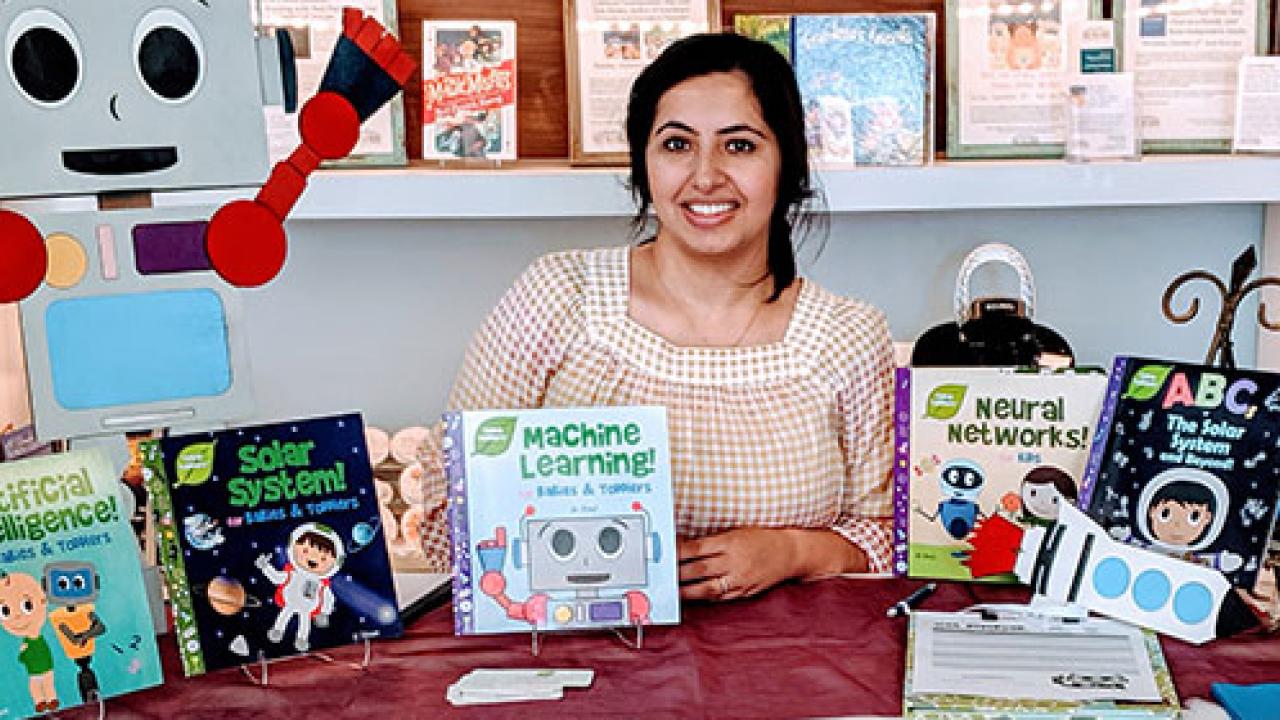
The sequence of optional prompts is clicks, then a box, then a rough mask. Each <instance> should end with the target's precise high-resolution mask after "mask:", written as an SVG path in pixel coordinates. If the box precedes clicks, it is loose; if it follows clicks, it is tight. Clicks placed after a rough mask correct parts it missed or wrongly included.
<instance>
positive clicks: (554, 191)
mask: <svg viewBox="0 0 1280 720" xmlns="http://www.w3.org/2000/svg"><path fill="white" fill-rule="evenodd" d="M818 175H819V180H820V183H821V187H822V188H823V190H824V191H825V193H826V197H827V205H828V209H829V210H830V211H831V212H836V213H855V212H886V211H887V212H893V211H929V210H987V209H1011V208H1013V209H1017V208H1080V207H1116V206H1144V205H1198V204H1215V203H1273V202H1280V158H1272V157H1241V156H1230V155H1201V156H1187V155H1180V156H1156V157H1147V158H1144V159H1143V160H1142V161H1140V162H1120V163H1096V164H1079V165H1076V164H1068V163H1065V162H1061V161H1038V160H1016V161H1015V160H1000V161H952V162H947V161H939V162H937V163H935V164H933V165H932V166H929V167H924V168H862V169H848V170H843V169H841V170H836V169H827V170H822V171H820V172H819V173H818ZM625 181H626V171H625V170H624V169H619V168H609V169H599V168H570V167H568V166H567V165H565V164H564V163H557V162H538V161H523V162H518V163H514V164H511V165H508V166H504V167H496V168H474V169H473V168H440V167H435V166H426V165H414V166H412V167H409V168H402V169H394V170H388V169H378V170H329V171H324V172H322V173H320V175H319V176H318V177H316V178H315V179H313V180H312V182H311V186H310V188H309V189H308V191H307V193H306V194H305V195H304V196H303V198H302V201H301V202H300V203H299V205H298V207H297V209H296V211H295V212H294V213H293V215H292V218H293V219H295V220H326V219H334V220H336V219H344V220H368V219H384V220H394V219H405V220H410V219H441V220H443V219H534V218H545V219H552V218H586V217H625V216H627V215H630V214H631V213H632V212H634V209H633V206H632V204H631V199H630V195H629V194H628V192H627V189H626V182H625Z"/></svg>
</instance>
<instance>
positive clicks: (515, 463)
mask: <svg viewBox="0 0 1280 720" xmlns="http://www.w3.org/2000/svg"><path fill="white" fill-rule="evenodd" d="M445 428H446V430H445V433H446V434H445V440H444V453H445V471H446V477H447V478H448V482H449V512H450V517H449V530H450V535H451V539H452V541H453V542H452V545H453V568H454V580H453V582H454V590H453V610H454V630H455V632H456V633H457V634H459V635H471V634H485V633H503V632H531V631H537V632H542V631H553V630H583V629H607V628H623V627H636V628H638V629H639V628H641V627H643V626H645V625H669V624H676V623H678V622H679V621H680V603H679V591H678V589H677V572H676V561H675V520H674V513H673V506H672V489H671V471H670V455H669V449H668V445H667V417H666V410H665V409H664V408H659V407H610V408H564V409H542V410H485V411H468V412H454V413H448V414H446V415H445Z"/></svg>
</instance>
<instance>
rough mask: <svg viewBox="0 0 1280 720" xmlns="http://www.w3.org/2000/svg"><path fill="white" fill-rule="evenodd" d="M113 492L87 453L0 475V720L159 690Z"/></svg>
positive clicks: (136, 565)
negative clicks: (153, 689)
mask: <svg viewBox="0 0 1280 720" xmlns="http://www.w3.org/2000/svg"><path fill="white" fill-rule="evenodd" d="M118 484H119V481H118V480H117V479H116V477H115V476H114V472H113V471H112V469H111V464H110V462H109V461H108V459H107V457H106V455H105V454H103V453H102V451H101V450H97V449H92V450H81V451H76V452H72V453H67V454H58V455H48V456H44V457H38V458H32V459H28V460H19V461H15V462H9V463H0V631H2V632H0V668H2V669H0V717H27V716H33V715H43V714H45V713H49V712H52V711H54V710H59V709H62V708H69V707H74V706H76V705H80V704H82V703H95V702H97V701H98V700H99V699H100V698H101V699H105V698H110V697H114V696H116V695H122V694H124V693H128V692H133V691H135V690H140V689H142V688H147V687H151V686H153V685H158V684H160V682H161V679H162V678H161V671H160V658H159V655H158V654H157V653H156V641H155V633H154V630H153V629H152V625H151V613H150V610H149V605H148V603H147V593H146V589H145V586H144V584H143V579H142V565H141V561H140V557H139V552H138V543H137V541H136V540H135V538H134V535H133V531H132V529H131V528H130V527H129V519H128V517H127V516H126V515H125V513H126V509H125V507H124V503H123V502H122V501H121V498H120V497H119V496H118V495H117V491H116V487H117V485H118Z"/></svg>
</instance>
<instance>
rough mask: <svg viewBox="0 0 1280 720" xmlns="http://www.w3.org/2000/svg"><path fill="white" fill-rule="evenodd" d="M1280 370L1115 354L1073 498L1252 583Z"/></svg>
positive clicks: (1143, 536) (1266, 514) (1279, 465)
mask: <svg viewBox="0 0 1280 720" xmlns="http://www.w3.org/2000/svg"><path fill="white" fill-rule="evenodd" d="M1278 442H1280V375H1277V374H1275V373H1269V372H1261V371H1256V370H1237V369H1232V370H1229V369H1223V368H1217V367H1210V366H1206V365H1198V364H1194V363H1185V362H1175V361H1171V360H1161V359H1153V358H1141V357H1129V356H1121V357H1117V358H1116V359H1115V363H1114V367H1113V369H1112V375H1111V381H1110V384H1109V386H1108V388H1107V394H1106V400H1105V403H1104V405H1103V408H1102V412H1101V415H1100V417H1099V420H1098V431H1097V434H1096V435H1095V436H1094V440H1093V448H1092V452H1091V453H1090V457H1089V465H1088V467H1087V469H1086V472H1085V481H1084V485H1083V487H1082V488H1081V494H1080V498H1081V502H1080V507H1081V508H1082V509H1084V510H1085V511H1086V512H1087V513H1088V514H1089V515H1090V516H1091V517H1092V518H1093V519H1094V520H1096V521H1097V522H1098V524H1099V525H1101V526H1102V527H1103V528H1104V529H1106V530H1107V533H1108V534H1109V535H1110V536H1111V537H1113V538H1115V539H1117V540H1121V541H1124V542H1128V543H1130V544H1133V545H1138V546H1141V547H1146V548H1149V549H1151V550H1155V551H1158V552H1163V553H1165V554H1167V555H1172V556H1175V557H1179V558H1182V559H1184V560H1189V561H1191V562H1195V563H1198V564H1201V565H1207V566H1210V567H1214V568H1217V569H1218V570H1220V571H1222V573H1223V574H1224V575H1225V576H1226V577H1227V579H1228V580H1229V581H1230V582H1231V583H1232V584H1233V585H1235V586H1236V587H1241V588H1253V587H1254V586H1255V585H1256V583H1257V582H1258V575H1259V572H1260V570H1261V569H1262V568H1263V567H1264V565H1265V562H1266V552H1267V545H1268V541H1269V539H1270V537H1271V533H1272V526H1273V523H1274V522H1275V517H1276V502H1277V492H1278V490H1280V460H1278V459H1277V444H1278Z"/></svg>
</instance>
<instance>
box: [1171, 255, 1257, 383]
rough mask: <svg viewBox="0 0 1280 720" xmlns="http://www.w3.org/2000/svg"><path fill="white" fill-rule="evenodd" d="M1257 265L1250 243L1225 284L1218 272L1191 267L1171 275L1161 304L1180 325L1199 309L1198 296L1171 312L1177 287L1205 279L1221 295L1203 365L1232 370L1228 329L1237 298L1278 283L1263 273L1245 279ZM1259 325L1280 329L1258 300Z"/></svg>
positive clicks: (1233, 360)
mask: <svg viewBox="0 0 1280 720" xmlns="http://www.w3.org/2000/svg"><path fill="white" fill-rule="evenodd" d="M1257 266H1258V256H1257V253H1255V252H1254V249H1253V247H1252V246H1251V247H1249V248H1248V249H1246V250H1245V251H1244V252H1242V253H1240V256H1239V257H1237V258H1236V259H1235V262H1233V263H1232V264H1231V282H1230V284H1227V283H1224V282H1223V281H1222V279H1221V278H1219V277H1218V276H1217V275H1214V274H1212V273H1210V272H1208V271H1206V270H1192V271H1190V272H1185V273H1183V274H1181V275H1179V276H1178V277H1176V278H1174V280H1173V282H1171V283H1169V287H1168V288H1166V289H1165V291H1164V301H1163V303H1162V306H1163V307H1162V309H1163V310H1164V316H1165V317H1167V318H1169V320H1171V321H1173V322H1175V323H1179V324H1181V323H1186V322H1189V321H1190V320H1191V319H1192V318H1194V317H1195V316H1196V315H1197V314H1198V313H1199V312H1200V298H1192V299H1191V305H1190V306H1189V307H1188V308H1187V311H1186V312H1184V313H1177V312H1174V310H1173V296H1174V295H1175V294H1176V293H1177V292H1178V290H1179V289H1181V288H1182V286H1183V285H1186V284H1187V283H1189V282H1191V281H1192V280H1205V281H1208V282H1209V283H1210V284H1212V285H1213V286H1214V287H1215V288H1217V290H1218V295H1219V296H1221V298H1222V310H1221V311H1220V312H1219V313H1218V324H1217V327H1216V328H1215V330H1214V333H1213V340H1212V341H1211V342H1210V343H1209V352H1208V354H1206V355H1205V358H1204V363H1205V364H1206V365H1217V366H1218V367H1222V368H1227V369H1235V367H1236V358H1235V352H1234V350H1233V343H1232V340H1231V331H1232V329H1233V326H1234V325H1235V321H1236V309H1237V307H1238V306H1239V305H1240V301H1241V300H1243V299H1244V298H1245V296H1246V295H1248V294H1249V293H1251V292H1253V291H1254V290H1257V289H1258V288H1260V287H1263V286H1264V285H1276V286H1280V277H1274V276H1263V277H1260V278H1258V279H1256V280H1250V281H1248V282H1246V280H1248V278H1249V275H1250V273H1252V272H1253V271H1254V269H1255V268H1257ZM1258 324H1259V325H1261V326H1262V327H1264V328H1266V329H1267V330H1270V331H1272V332H1280V322H1273V321H1272V320H1270V319H1268V318H1267V306H1266V303H1263V302H1259V303H1258Z"/></svg>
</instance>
